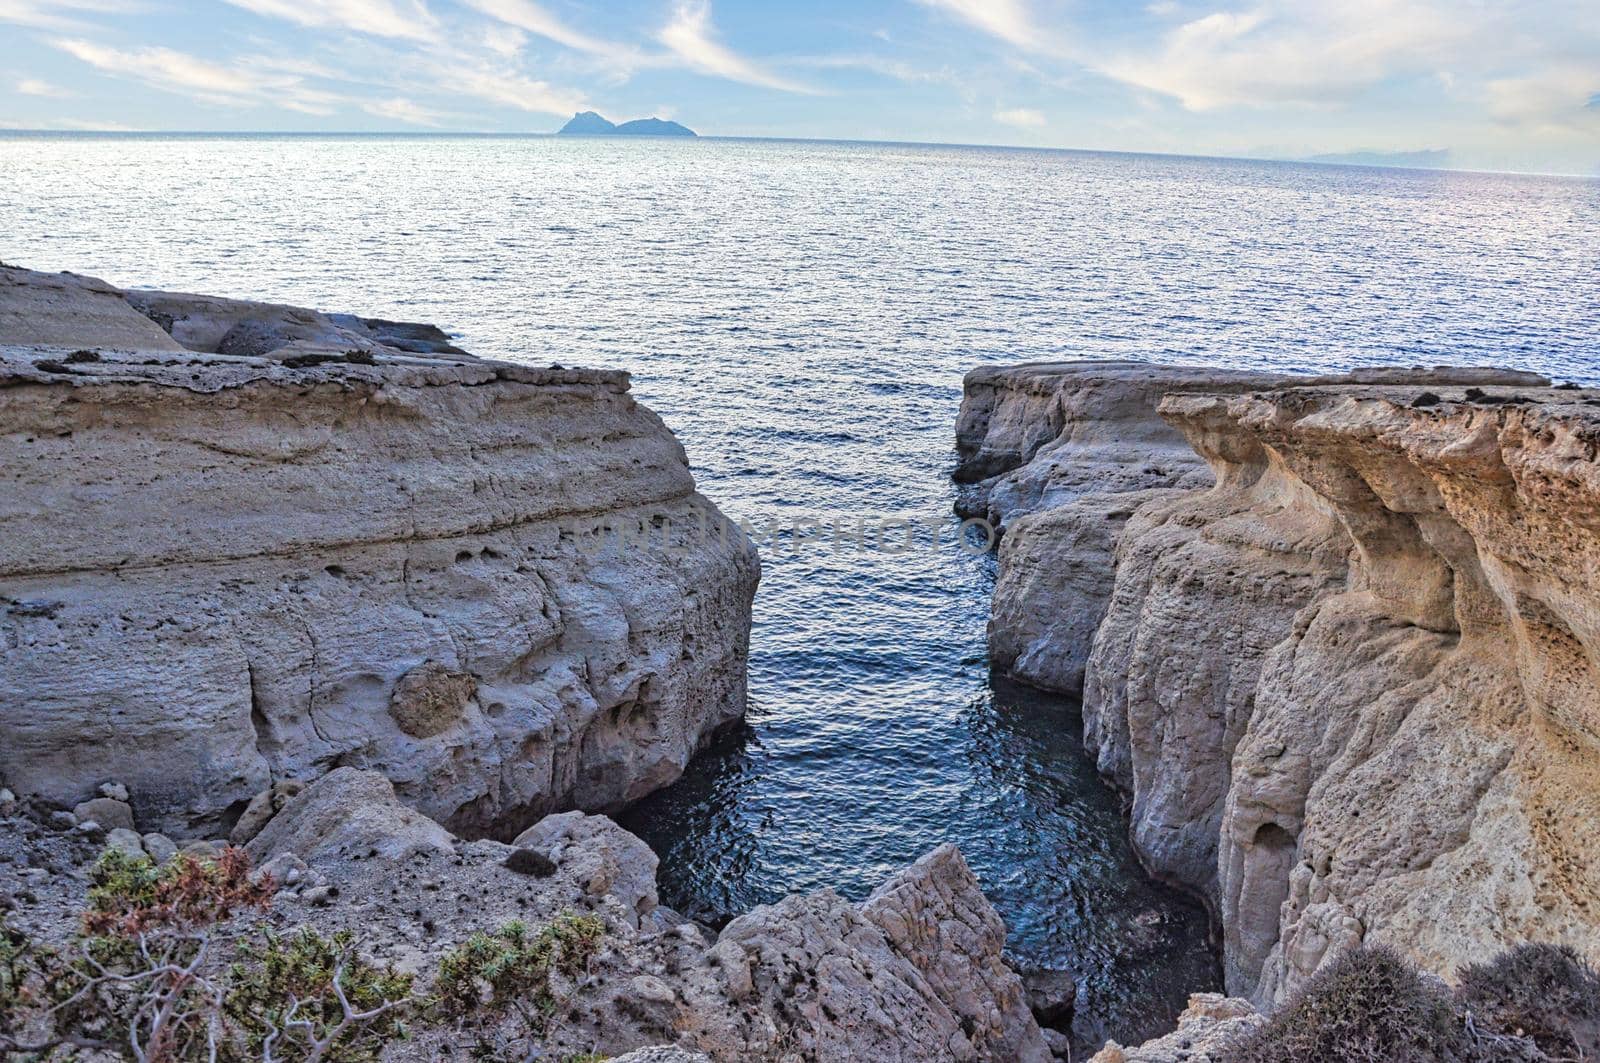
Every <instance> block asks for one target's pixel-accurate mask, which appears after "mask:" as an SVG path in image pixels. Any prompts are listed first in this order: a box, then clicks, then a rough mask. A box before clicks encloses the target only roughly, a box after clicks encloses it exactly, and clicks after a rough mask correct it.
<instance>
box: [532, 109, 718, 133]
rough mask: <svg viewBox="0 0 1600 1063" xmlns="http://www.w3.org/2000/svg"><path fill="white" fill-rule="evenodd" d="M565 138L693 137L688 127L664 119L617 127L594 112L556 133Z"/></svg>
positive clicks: (577, 117) (582, 113) (638, 120)
mask: <svg viewBox="0 0 1600 1063" xmlns="http://www.w3.org/2000/svg"><path fill="white" fill-rule="evenodd" d="M556 135H557V136H563V137H692V136H697V135H698V134H696V133H695V131H694V130H692V129H690V128H689V127H688V126H685V125H679V124H678V123H677V122H669V121H667V120H665V119H663V118H635V119H634V120H633V121H631V122H623V123H622V124H621V125H617V124H616V123H615V122H613V121H611V120H610V119H607V118H604V117H602V116H601V115H599V114H596V113H595V112H594V111H580V112H579V113H577V114H575V115H573V116H572V120H571V121H570V122H568V123H567V124H566V125H564V126H562V127H561V128H560V129H559V130H557V133H556Z"/></svg>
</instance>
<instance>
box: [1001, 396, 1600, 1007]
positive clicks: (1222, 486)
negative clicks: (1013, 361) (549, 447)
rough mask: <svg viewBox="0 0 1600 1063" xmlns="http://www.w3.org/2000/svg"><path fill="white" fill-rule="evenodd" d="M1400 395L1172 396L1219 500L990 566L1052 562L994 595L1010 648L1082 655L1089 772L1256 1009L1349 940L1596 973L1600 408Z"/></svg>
mask: <svg viewBox="0 0 1600 1063" xmlns="http://www.w3.org/2000/svg"><path fill="white" fill-rule="evenodd" d="M1408 376H1409V383H1407V382H1406V381H1407V379H1408ZM1369 379H1370V378H1369ZM1393 379H1394V380H1395V381H1396V382H1393V383H1390V384H1387V385H1377V384H1360V383H1355V382H1348V381H1346V382H1342V383H1336V382H1332V381H1329V380H1320V381H1318V380H1308V381H1304V382H1302V384H1301V386H1298V387H1292V388H1289V387H1283V386H1281V385H1280V386H1276V387H1273V388H1270V389H1264V390H1256V391H1253V392H1239V391H1238V389H1237V388H1236V386H1235V385H1236V381H1234V380H1232V379H1230V380H1228V381H1226V382H1225V387H1224V388H1223V389H1222V390H1221V393H1219V394H1215V395H1204V394H1199V393H1197V392H1196V391H1194V390H1191V389H1186V390H1184V391H1180V392H1179V393H1177V394H1174V395H1172V396H1170V397H1168V398H1166V399H1165V400H1163V402H1162V405H1161V407H1160V412H1161V414H1162V415H1163V419H1164V420H1165V421H1166V422H1167V423H1168V424H1169V425H1170V426H1171V428H1172V429H1173V430H1174V431H1175V432H1181V433H1182V434H1183V436H1184V437H1185V438H1186V439H1187V440H1188V441H1189V442H1190V444H1191V445H1192V447H1193V450H1194V452H1195V453H1196V454H1197V455H1199V456H1201V457H1203V458H1204V459H1205V460H1206V461H1207V463H1208V465H1209V466H1210V467H1211V470H1212V472H1213V476H1214V481H1215V483H1214V486H1212V487H1211V488H1210V489H1206V490H1178V489H1168V490H1159V489H1157V490H1151V489H1148V488H1147V489H1145V490H1143V491H1138V492H1131V493H1129V492H1122V493H1113V494H1111V495H1110V496H1104V497H1096V496H1095V495H1092V494H1090V495H1083V496H1079V497H1078V498H1076V499H1073V500H1071V501H1069V502H1067V503H1066V504H1065V505H1058V506H1056V507H1055V508H1054V509H1047V510H1041V511H1039V512H1036V513H1035V514H1033V515H1031V516H1026V517H1023V518H1021V519H1019V520H1017V521H1016V522H1015V523H1014V525H1013V527H1012V529H1011V531H1009V532H1008V536H1007V538H1008V540H1009V544H1003V547H1002V558H1001V560H1002V567H1003V569H1005V568H1007V567H1009V566H1011V565H1013V564H1015V563H1016V561H1017V559H1018V558H1019V556H1020V555H1019V553H1018V552H1016V544H1017V543H1018V542H1019V541H1020V542H1026V541H1027V540H1026V538H1024V537H1023V536H1021V535H1019V534H1018V533H1019V532H1021V531H1026V530H1027V528H1028V527H1029V525H1030V522H1032V523H1033V524H1035V525H1036V526H1037V527H1038V528H1039V529H1040V532H1039V536H1040V540H1041V541H1042V542H1044V543H1046V544H1047V546H1048V547H1049V548H1050V549H1051V550H1054V551H1056V553H1055V554H1054V555H1052V554H1051V553H1050V552H1049V550H1043V551H1037V550H1036V556H1035V557H1033V558H1031V559H1026V560H1025V562H1024V566H1022V567H1027V566H1030V565H1031V568H1032V570H1033V575H1032V576H1031V577H1030V581H1029V582H1024V581H1019V580H1017V579H1015V577H1014V576H1013V574H1011V573H1009V572H1005V571H1003V573H1002V577H1001V580H1000V583H999V587H998V589H997V599H1001V598H1004V597H1005V596H1006V595H1007V594H1008V593H1009V591H1008V588H1020V589H1022V591H1023V594H1022V595H1021V596H1022V597H1024V598H1025V601H1024V602H1022V603H1018V602H1017V601H999V600H997V609H996V622H997V625H999V626H1004V627H1006V628H1007V629H1008V634H1009V635H1010V636H1011V637H1015V638H1017V639H1018V640H1019V641H1020V642H1023V643H1026V642H1027V641H1028V640H1029V639H1042V640H1044V641H1046V642H1048V641H1049V640H1051V639H1052V638H1056V637H1058V634H1056V633H1060V632H1078V633H1081V632H1082V631H1084V630H1091V629H1092V630H1093V632H1094V634H1093V637H1092V639H1091V640H1090V641H1089V647H1088V655H1087V660H1086V662H1085V665H1084V669H1083V671H1084V688H1083V696H1084V708H1085V721H1086V734H1085V741H1086V744H1087V745H1088V747H1089V749H1090V751H1091V753H1092V754H1093V755H1095V756H1097V757H1098V759H1099V762H1100V765H1101V768H1102V770H1103V771H1105V772H1106V774H1107V775H1108V776H1110V777H1111V778H1112V779H1114V780H1115V781H1116V782H1117V783H1118V784H1120V785H1121V786H1123V787H1124V788H1125V789H1126V790H1127V791H1128V792H1129V793H1130V796H1131V800H1132V814H1133V837H1134V841H1135V845H1136V847H1137V848H1138V850H1139V851H1140V853H1141V856H1142V857H1143V858H1144V859H1145V861H1146V862H1147V864H1148V865H1149V866H1150V867H1151V868H1152V870H1154V871H1155V872H1157V873H1158V874H1160V875H1162V876H1164V877H1167V878H1170V879H1172V880H1175V881H1178V882H1181V883H1184V884H1186V885H1189V886H1191V887H1192V888H1194V889H1196V890H1197V891H1199V892H1200V893H1202V895H1204V896H1206V897H1207V898H1208V899H1209V900H1210V901H1211V902H1212V903H1213V905H1214V906H1215V907H1216V909H1217V911H1218V912H1219V914H1220V916H1221V921H1222V925H1223V929H1224V933H1225V960H1226V967H1227V975H1228V984H1229V988H1230V990H1231V991H1233V992H1236V993H1242V994H1247V995H1249V996H1251V997H1252V998H1253V999H1254V1000H1256V1001H1257V1002H1258V1003H1260V1004H1263V1005H1270V1004H1272V1003H1275V1002H1277V1001H1280V1000H1281V999H1283V998H1284V996H1285V995H1286V994H1287V993H1288V992H1289V991H1290V990H1292V988H1293V987H1294V986H1295V985H1297V984H1299V983H1300V982H1302V981H1303V980H1304V979H1305V978H1306V977H1307V976H1308V975H1309V974H1310V973H1312V972H1313V971H1315V970H1316V969H1317V968H1318V967H1319V966H1320V965H1321V964H1322V963H1323V962H1324V961H1325V960H1327V959H1328V958H1329V957H1331V956H1332V955H1333V954H1335V953H1336V952H1337V951H1338V949H1339V948H1340V947H1341V946H1343V945H1345V944H1350V943H1354V942H1357V941H1374V942H1383V943H1388V944H1393V945H1396V946H1398V947H1400V948H1401V949H1402V950H1404V951H1405V952H1406V953H1407V954H1408V955H1409V956H1411V957H1412V958H1414V959H1415V960H1417V961H1418V962H1420V963H1422V964H1423V965H1425V966H1427V967H1429V968H1430V969H1432V970H1434V971H1436V972H1438V973H1440V974H1444V975H1447V976H1448V974H1449V973H1450V972H1451V971H1452V970H1453V969H1454V968H1455V967H1456V966H1457V965H1459V964H1461V963H1465V962H1471V961H1477V960H1482V959H1486V958H1487V957H1489V956H1490V955H1492V954H1493V953H1495V952H1497V951H1499V950H1500V949H1503V948H1504V947H1506V946H1507V945H1510V944H1514V943H1516V942H1519V941H1524V940H1544V941H1559V942H1567V943H1571V944H1574V945H1576V946H1578V947H1579V948H1580V949H1584V950H1586V951H1589V952H1591V954H1593V953H1594V951H1595V950H1596V948H1597V947H1600V908H1597V905H1600V896H1597V893H1600V868H1597V864H1596V861H1595V859H1594V857H1593V855H1592V854H1593V853H1594V852H1597V851H1600V847H1597V846H1596V842H1597V840H1600V839H1597V838H1596V837H1595V831H1596V827H1595V826H1594V824H1595V823H1596V822H1600V820H1597V819H1596V817H1595V815H1594V813H1595V812H1596V811H1600V808H1597V801H1600V768H1597V767H1596V765H1597V764H1600V759H1597V758H1596V757H1595V753H1596V752H1597V749H1596V743H1597V741H1600V739H1597V733H1600V702H1597V701H1596V694H1595V691H1596V690H1597V689H1600V687H1597V686H1596V684H1595V678H1596V675H1595V668H1596V661H1597V659H1600V628H1597V627H1596V621H1597V617H1600V582H1597V577H1596V572H1600V523H1597V522H1596V521H1595V520H1594V519H1593V514H1594V512H1596V510H1597V503H1600V472H1597V464H1596V450H1597V440H1600V397H1596V396H1595V395H1594V394H1593V393H1587V392H1577V391H1565V390H1560V389H1550V388H1547V387H1543V386H1541V385H1543V384H1544V382H1543V381H1540V380H1539V379H1537V378H1529V377H1528V376H1527V375H1525V374H1524V375H1517V374H1502V375H1501V376H1500V378H1499V379H1501V380H1502V381H1504V382H1505V384H1507V385H1510V386H1501V387H1492V386H1488V385H1489V383H1490V382H1491V381H1492V380H1493V379H1494V375H1493V374H1492V373H1489V372H1486V371H1474V372H1468V373H1465V374H1462V373H1459V372H1457V371H1437V372H1433V373H1432V374H1431V375H1430V376H1426V377H1420V378H1419V377H1416V376H1413V375H1409V374H1400V375H1399V376H1398V377H1394V378H1393ZM981 401H988V400H987V399H984V400H981ZM1055 431H1056V432H1057V434H1058V435H1060V434H1062V433H1063V431H1064V429H1063V428H1061V427H1060V426H1056V428H1055ZM1146 432H1147V430H1146V429H1145V428H1144V427H1142V426H1137V427H1136V428H1135V429H1134V430H1133V432H1132V434H1133V436H1134V437H1135V438H1142V437H1143V436H1144V435H1145V434H1146ZM1012 434H1013V435H1014V434H1015V432H1014V430H1013V431H1012ZM1058 449H1060V448H1058ZM1088 460H1089V461H1090V462H1091V463H1092V461H1093V457H1092V450H1091V456H1090V458H1089V459H1088ZM1070 461H1071V457H1070V453H1067V454H1063V455H1059V456H1058V459H1057V463H1058V464H1070ZM1097 521H1099V522H1103V523H1104V524H1106V525H1109V526H1110V529H1111V530H1103V529H1101V528H1100V527H1099V526H1098V525H1097V524H1096V522H1097ZM1005 545H1011V546H1012V547H1013V551H1012V552H1011V553H1010V554H1008V553H1007V552H1006V551H1005V548H1004V547H1005ZM1108 545H1109V546H1111V547H1112V548H1114V551H1115V552H1114V556H1113V557H1112V558H1111V559H1110V560H1111V562H1112V564H1113V565H1114V571H1113V572H1112V573H1111V574H1108V575H1107V576H1106V577H1105V578H1104V579H1103V580H1102V581H1101V582H1099V583H1098V584H1094V585H1086V583H1085V581H1084V580H1082V579H1079V578H1077V577H1076V576H1075V573H1082V572H1084V571H1089V570H1090V568H1091V567H1092V563H1091V562H1089V561H1086V560H1083V558H1085V557H1092V558H1095V559H1099V558H1105V557H1106V556H1107V548H1108ZM1063 559H1065V560H1066V561H1068V562H1071V561H1073V560H1077V565H1076V567H1073V566H1072V565H1071V564H1063ZM1041 573H1042V575H1041ZM1052 580H1054V581H1055V582H1054V583H1053V584H1052V583H1051V582H1050V581H1052ZM1105 587H1109V588H1110V589H1109V596H1108V597H1106V598H1097V597H1096V595H1097V593H1098V591H1099V590H1100V589H1102V588H1105ZM1030 588H1032V589H1030ZM1062 588H1065V589H1064V590H1063V589H1062ZM1057 611H1058V612H1060V613H1062V614H1067V615H1065V616H1054V615H1051V614H1052V613H1053V612H1057ZM1086 612H1087V613H1089V614H1090V615H1088V616H1085V615H1083V614H1085V613H1086ZM1017 615H1027V616H1033V617H1040V616H1041V615H1042V619H1037V620H1033V621H1031V622H1032V623H1034V624H1035V625H1036V627H1035V629H1034V630H1033V631H1031V632H1030V631H1029V630H1027V629H1024V628H1022V627H1021V626H1020V625H1019V624H1018V623H1016V622H1015V621H1012V620H1010V619H1008V618H1009V617H1012V616H1017ZM1073 637H1081V635H1074V636H1073ZM1049 652H1050V653H1053V654H1054V655H1055V659H1056V660H1057V661H1059V660H1064V659H1067V658H1068V656H1069V654H1070V653H1071V652H1073V651H1070V650H1068V649H1066V648H1064V647H1060V646H1056V647H1052V648H1051V649H1050V651H1049ZM1076 652H1083V650H1082V648H1079V649H1078V650H1077V651H1076ZM1035 656H1036V657H1038V658H1040V659H1043V657H1044V655H1042V654H1038V653H1036V654H1035ZM1019 659H1020V657H1019ZM1047 678H1048V679H1050V680H1053V685H1057V686H1058V687H1065V688H1069V689H1070V685H1071V681H1072V679H1073V678H1074V676H1073V675H1072V673H1071V671H1070V670H1069V669H1064V668H1061V667H1059V666H1056V667H1055V670H1054V671H1053V672H1051V673H1050V674H1049V675H1048V677H1047Z"/></svg>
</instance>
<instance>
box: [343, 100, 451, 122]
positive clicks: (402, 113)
mask: <svg viewBox="0 0 1600 1063" xmlns="http://www.w3.org/2000/svg"><path fill="white" fill-rule="evenodd" d="M361 109H362V110H363V111H366V112H367V113H368V114H370V115H376V116H377V117H379V118H393V119H394V120H396V121H398V122H407V123H409V124H411V125H426V126H437V125H440V124H442V122H443V121H444V118H445V116H444V115H443V114H441V113H440V112H438V111H433V110H429V109H428V108H426V107H422V106H420V105H418V104H415V103H413V102H411V101H410V100H407V99H404V98H402V97H398V96H397V97H395V98H394V99H392V100H368V101H367V102H365V103H363V104H362V105H361Z"/></svg>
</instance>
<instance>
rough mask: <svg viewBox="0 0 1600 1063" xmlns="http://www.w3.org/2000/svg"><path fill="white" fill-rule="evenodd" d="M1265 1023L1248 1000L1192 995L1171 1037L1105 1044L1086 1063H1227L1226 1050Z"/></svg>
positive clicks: (1201, 994) (1263, 1018)
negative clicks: (1127, 1043)
mask: <svg viewBox="0 0 1600 1063" xmlns="http://www.w3.org/2000/svg"><path fill="white" fill-rule="evenodd" d="M1266 1021H1267V1020H1266V1016H1264V1015H1262V1014H1261V1013H1259V1012H1258V1011H1256V1009H1255V1008H1254V1007H1253V1006H1252V1005H1251V1003H1250V1002H1249V1001H1248V1000H1241V999H1239V998H1238V997H1225V996H1222V995H1221V994H1220V993H1195V994H1193V995H1192V996H1190V997H1189V1006H1188V1007H1187V1008H1185V1009H1184V1012H1183V1014H1182V1015H1180V1016H1179V1017H1178V1028H1177V1029H1176V1030H1174V1031H1173V1032H1172V1033H1169V1034H1167V1035H1165V1036H1164V1037H1158V1038H1156V1039H1155V1040H1152V1041H1146V1042H1145V1043H1144V1044H1142V1045H1137V1046H1134V1047H1131V1048H1124V1047H1123V1046H1122V1045H1119V1044H1117V1043H1116V1042H1115V1041H1112V1042H1109V1043H1108V1044H1107V1045H1106V1046H1105V1047H1104V1048H1102V1049H1101V1050H1100V1051H1099V1052H1097V1053H1095V1054H1094V1055H1093V1056H1091V1057H1090V1059H1089V1063H1227V1060H1228V1046H1229V1045H1230V1044H1232V1043H1234V1042H1236V1041H1238V1040H1240V1039H1241V1038H1243V1037H1244V1036H1245V1035H1247V1034H1249V1033H1250V1032H1251V1031H1252V1030H1254V1029H1255V1028H1256V1027H1258V1026H1260V1025H1261V1024H1263V1023H1264V1022H1266Z"/></svg>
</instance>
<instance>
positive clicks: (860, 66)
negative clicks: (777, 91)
mask: <svg viewBox="0 0 1600 1063" xmlns="http://www.w3.org/2000/svg"><path fill="white" fill-rule="evenodd" d="M784 65H786V66H798V67H811V68H815V69H819V70H865V71H867V72H868V73H870V74H876V75H878V76H879V77H885V78H892V79H893V80H895V81H903V82H905V83H906V84H908V85H914V84H918V83H925V84H949V85H954V84H957V83H958V79H957V78H956V76H955V74H954V73H953V72H951V70H950V69H949V68H948V67H945V68H941V69H939V70H924V69H922V68H920V67H916V66H913V65H912V64H910V63H906V62H903V61H901V60H899V59H890V58H887V57H885V56H881V55H803V56H794V57H791V58H788V59H785V60H784Z"/></svg>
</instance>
